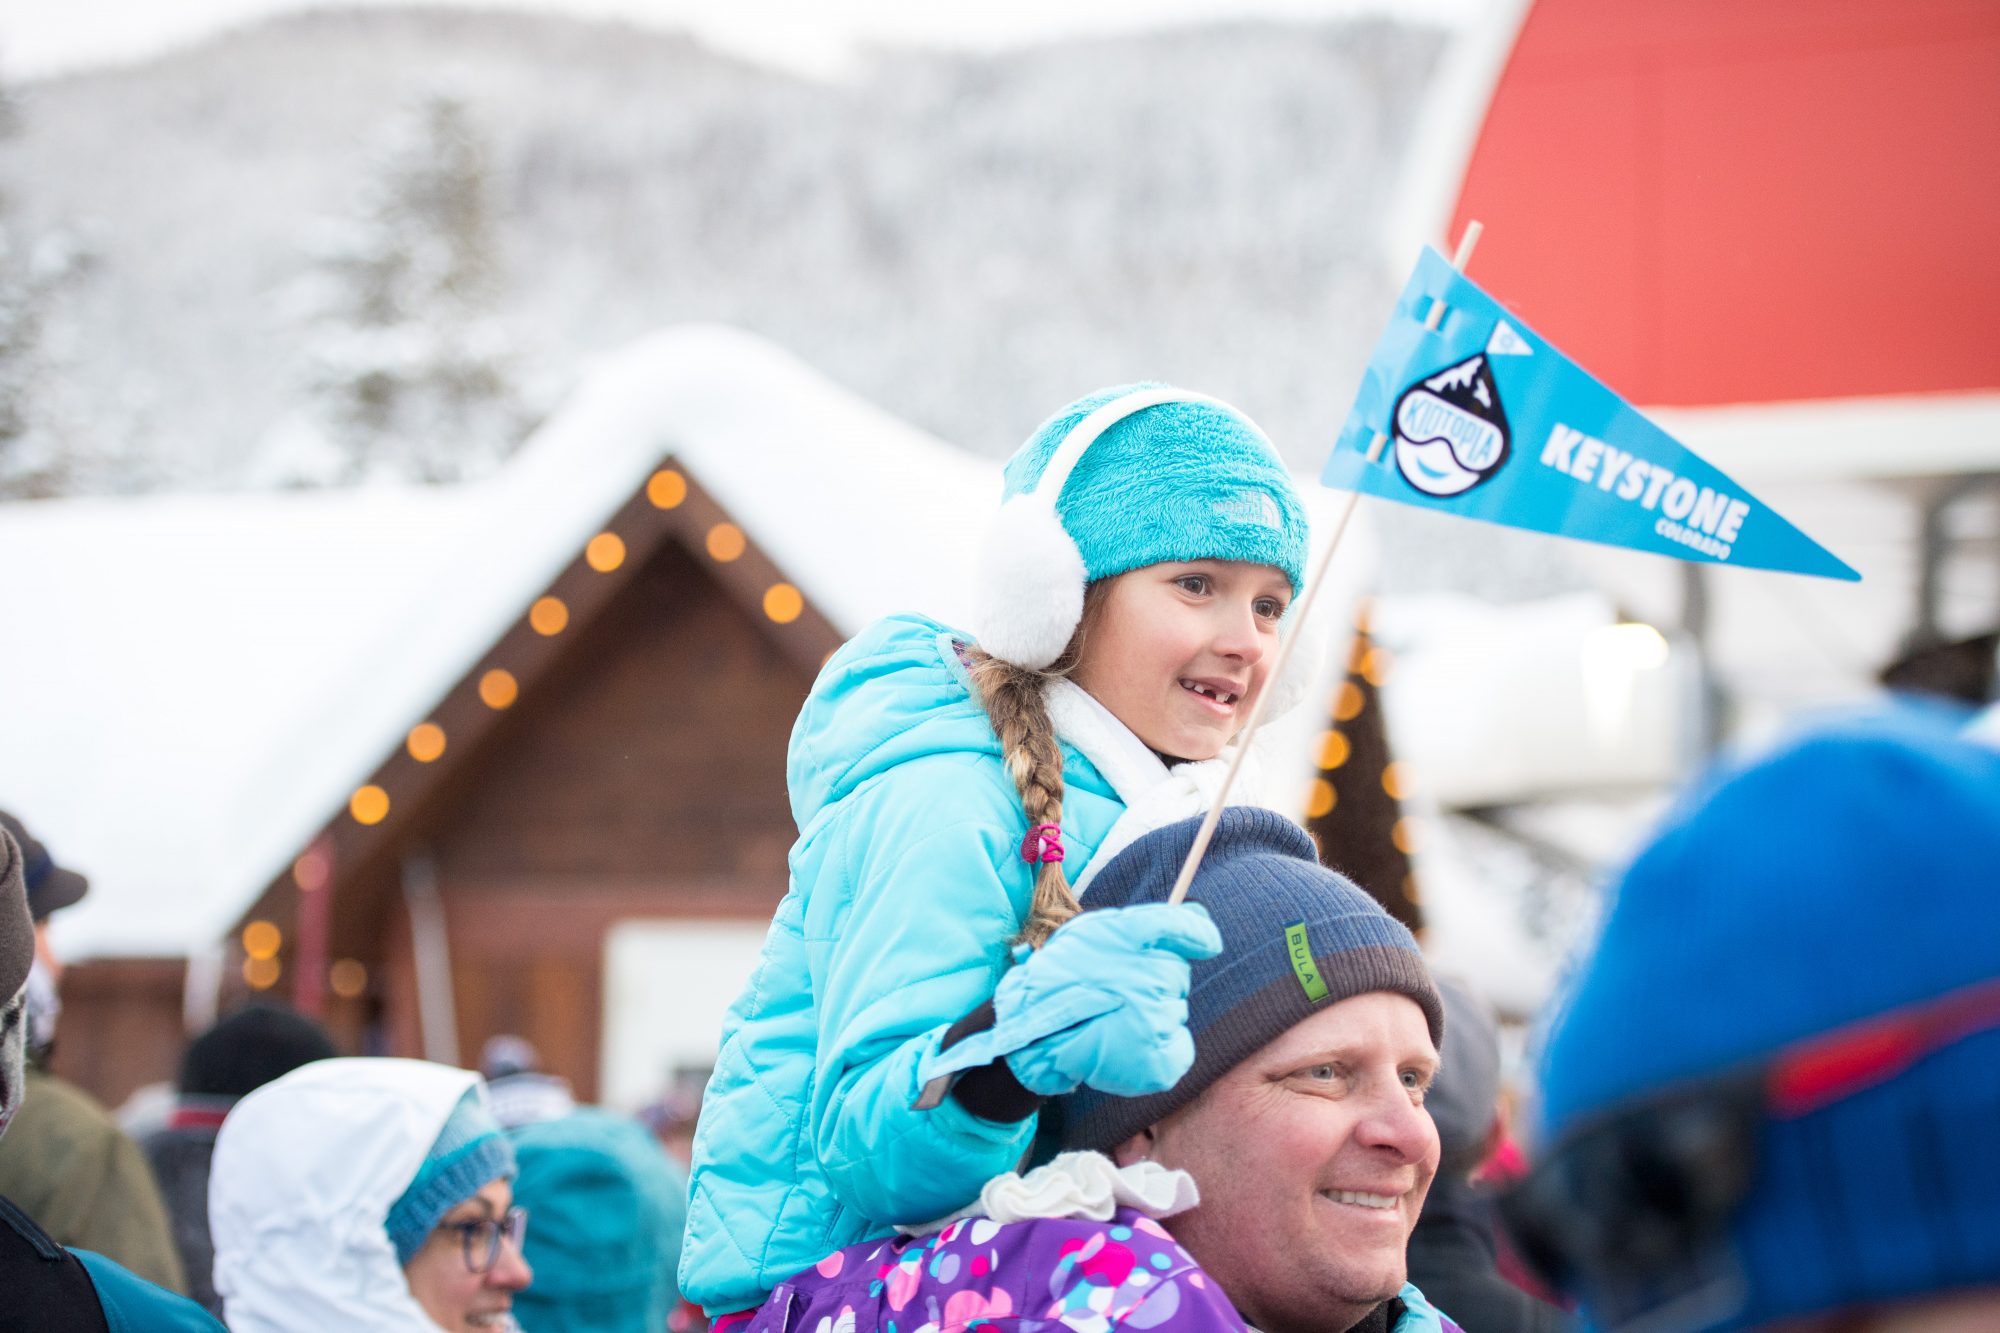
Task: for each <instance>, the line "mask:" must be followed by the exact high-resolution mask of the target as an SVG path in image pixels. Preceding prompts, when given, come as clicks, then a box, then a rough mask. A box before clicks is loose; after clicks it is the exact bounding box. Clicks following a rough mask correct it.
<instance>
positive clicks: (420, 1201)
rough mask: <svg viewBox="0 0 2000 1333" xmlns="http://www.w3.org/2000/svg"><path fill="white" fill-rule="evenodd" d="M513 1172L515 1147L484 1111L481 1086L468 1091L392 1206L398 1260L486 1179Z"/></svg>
mask: <svg viewBox="0 0 2000 1333" xmlns="http://www.w3.org/2000/svg"><path fill="white" fill-rule="evenodd" d="M513 1175H514V1145H513V1144H512V1143H509V1142H508V1141H507V1136H506V1135H505V1134H503V1133H501V1131H500V1122H499V1121H497V1120H495V1119H494V1118H493V1113H492V1112H491V1111H489V1110H487V1109H486V1099H485V1098H484V1097H483V1096H482V1095H481V1092H480V1089H479V1088H478V1087H473V1088H469V1089H467V1090H466V1093H465V1095H464V1096H463V1097H461V1098H459V1099H458V1105H457V1106H455V1107H453V1108H452V1112H451V1114H450V1115H449V1116H448V1117H446V1119H445V1122H444V1128H443V1129H441V1130H439V1131H438V1136H437V1139H436V1141H434V1142H433V1143H432V1144H431V1150H430V1151H429V1152H428V1153H426V1154H425V1155H424V1161H423V1165H422V1166H419V1167H418V1168H417V1174H416V1175H414V1176H412V1177H411V1178H410V1183H409V1186H408V1187H407V1188H406V1189H404V1191H403V1193H402V1195H401V1196H400V1197H399V1198H398V1199H397V1200H396V1202H394V1203H392V1204H390V1205H389V1216H388V1217H387V1218H386V1219H384V1221H383V1224H382V1225H383V1229H384V1230H386V1231H387V1232H388V1233H389V1243H390V1244H392V1245H394V1246H395V1247H396V1262H397V1263H399V1264H407V1263H408V1262H410V1258H411V1256H413V1255H415V1254H416V1252H417V1251H418V1250H419V1249H421V1248H422V1247H423V1243H424V1239H425V1238H426V1237H427V1236H429V1235H430V1234H431V1229H432V1228H434V1227H435V1226H437V1224H438V1219H439V1218H441V1217H443V1216H444V1215H445V1214H446V1213H447V1212H450V1211H451V1209H452V1208H454V1207H455V1206H457V1205H458V1204H461V1203H464V1202H465V1201H466V1200H467V1199H469V1198H471V1197H472V1196H473V1195H475V1194H477V1193H479V1191H480V1188H481V1187H482V1186H484V1185H485V1184H486V1182H487V1181H489V1180H499V1179H501V1178H503V1177H505V1178H508V1179H511V1178H512V1177H513Z"/></svg>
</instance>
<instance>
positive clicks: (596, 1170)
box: [512, 1106, 687, 1333]
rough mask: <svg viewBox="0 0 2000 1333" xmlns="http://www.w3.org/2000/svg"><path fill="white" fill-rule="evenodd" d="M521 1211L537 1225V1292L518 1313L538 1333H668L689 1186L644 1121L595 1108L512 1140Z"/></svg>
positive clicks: (533, 1259) (530, 1256)
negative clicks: (517, 1162)
mask: <svg viewBox="0 0 2000 1333" xmlns="http://www.w3.org/2000/svg"><path fill="white" fill-rule="evenodd" d="M512 1135H513V1139H514V1151H515V1154H516V1156H517V1157H518V1158H519V1160H520V1164H521V1174H520V1175H519V1176H517V1177H516V1178H515V1180H514V1202H515V1203H517V1204H519V1205H520V1206H521V1207H523V1208H526V1209H527V1210H528V1213H529V1215H530V1216H532V1217H533V1218H534V1219H535V1225H534V1226H532V1227H530V1228H529V1229H528V1243H527V1250H526V1255H525V1257H526V1258H527V1260H528V1266H529V1267H530V1268H532V1269H533V1270H534V1273H535V1281H534V1285H533V1286H531V1287H529V1288H528V1289H527V1290H525V1291H522V1292H518V1293H516V1294H515V1297H514V1311H515V1314H516V1315H518V1316H519V1318H520V1320H521V1323H522V1324H523V1326H525V1327H527V1328H531V1329H533V1330H534V1331H535V1333H660V1330H662V1329H664V1328H666V1326H667V1316H668V1315H669V1314H670V1313H671V1312H672V1310H673V1308H674V1305H675V1303H676V1302H677V1301H678V1300H679V1297H680V1292H679V1290H678V1288H677V1287H676V1285H675V1280H674V1270H675V1269H676V1268H678V1267H679V1266H680V1252H681V1232H682V1230H683V1228H685V1227H686V1225H687V1177H686V1176H684V1175H683V1174H682V1173H681V1170H680V1168H679V1167H677V1166H676V1165H674V1164H673V1162H671V1161H670V1160H669V1159H668V1157H667V1155H666V1153H664V1152H662V1151H661V1149H660V1145H659V1144H658V1143H657V1142H656V1141H655V1140H654V1139H653V1136H652V1135H651V1134H649V1133H647V1132H646V1130H645V1129H644V1127H642V1126H641V1125H640V1124H639V1123H638V1122H637V1121H635V1120H629V1119H626V1118H625V1117H623V1116H617V1115H612V1114H610V1113H609V1112H606V1111H601V1110H598V1109H596V1108H594V1107H587V1106H586V1107H579V1108H578V1109H577V1110H576V1111H574V1112H572V1113H571V1114H569V1115H566V1116H562V1117H560V1118H558V1119H555V1120H545V1121H542V1122H541V1123H539V1124H534V1125H527V1126H523V1127H522V1128H520V1129H516V1130H514V1131H512Z"/></svg>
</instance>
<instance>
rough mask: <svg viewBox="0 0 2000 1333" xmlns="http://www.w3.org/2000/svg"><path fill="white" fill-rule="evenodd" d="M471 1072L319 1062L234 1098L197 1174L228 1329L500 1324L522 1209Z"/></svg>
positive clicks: (504, 1142)
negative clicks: (205, 1180)
mask: <svg viewBox="0 0 2000 1333" xmlns="http://www.w3.org/2000/svg"><path fill="white" fill-rule="evenodd" d="M514 1176H515V1160H514V1148H513V1144H512V1143H511V1142H510V1141H509V1140H508V1138H507V1135H506V1133H505V1131H503V1130H502V1129H501V1128H500V1125H499V1123H498V1122H497V1121H496V1120H494V1118H493V1113H492V1112H491V1111H490V1110H489V1109H488V1108H487V1105H486V1095H485V1088H484V1086H483V1085H482V1084H481V1083H480V1081H479V1076H478V1075H477V1074H473V1073H469V1072H467V1071H465V1070H462V1069H452V1068H450V1067H448V1066H446V1065H438V1064H431V1063H429V1062H428V1061H424V1060H393V1059H372V1058H369V1059H338V1060H319V1061H315V1062H314V1063H312V1064H309V1065H305V1066H303V1067H302V1068H299V1069H295V1070H293V1071H292V1072H291V1073H289V1074H287V1075H285V1076H284V1077H283V1078H280V1079H278V1080H276V1081H275V1082H271V1083H267V1084H265V1085H264V1086H263V1087H261V1088H259V1089H258V1090H257V1091H255V1092H253V1093H251V1094H250V1095H249V1096H247V1097H245V1098H244V1099H243V1100H242V1101H241V1102H239V1103H238V1104H237V1106H236V1108H235V1109H234V1110H233V1111H231V1112H230V1113H229V1117H228V1118H227V1119H226V1120H224V1121H223V1123H222V1133H221V1134H220V1135H219V1136H218V1137H217V1139H216V1142H215V1160H214V1165H213V1167H212V1168H211V1171H210V1175H209V1194H208V1199H209V1208H208V1215H209V1227H210V1230H211V1233H212V1234H213V1236H214V1239H215V1289H216V1291H217V1293H218V1294H220V1295H221V1297H222V1302H223V1309H224V1312H225V1318H226V1320H227V1322H228V1324H229V1327H230V1328H231V1329H232V1330H233V1331H234V1333H331V1330H335V1329H338V1330H341V1331H342V1333H436V1331H437V1330H439V1329H444V1330H446V1331H447V1333H472V1331H473V1330H489V1331H490V1330H495V1329H498V1330H503V1331H504V1330H512V1329H515V1328H517V1327H518V1325H517V1324H516V1323H515V1322H514V1318H513V1313H512V1311H513V1304H514V1293H516V1292H518V1291H520V1290H521V1289H522V1288H524V1287H526V1286H527V1285H528V1283H529V1282H530V1281H531V1280H532V1278H533V1274H532V1273H531V1272H530V1271H529V1268H528V1264H527V1262H526V1260H524V1259H523V1258H522V1256H521V1246H522V1242H523V1238H524V1235H525V1232H526V1227H527V1215H526V1214H525V1213H524V1212H522V1210H521V1209H520V1208H518V1207H517V1206H516V1205H515V1203H514V1192H513V1184H512V1182H513V1180H514Z"/></svg>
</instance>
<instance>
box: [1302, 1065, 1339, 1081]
mask: <svg viewBox="0 0 2000 1333" xmlns="http://www.w3.org/2000/svg"><path fill="white" fill-rule="evenodd" d="M1306 1077H1307V1078H1316V1079H1323V1080H1332V1079H1335V1078H1338V1077H1340V1066H1339V1065H1314V1066H1313V1067H1312V1068H1311V1069H1308V1070H1306Z"/></svg>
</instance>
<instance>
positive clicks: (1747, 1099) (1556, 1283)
mask: <svg viewBox="0 0 2000 1333" xmlns="http://www.w3.org/2000/svg"><path fill="white" fill-rule="evenodd" d="M1995 1026H2000V980H1994V981H1985V982H1980V983H1978V984H1976V985H1972V986H1967V987H1965V988H1963V989H1961V990H1957V991H1953V992H1951V993H1950V994H1948V995H1945V996H1941V997H1939V998H1938V999H1935V1000H1931V1001H1927V1002H1925V1003H1923V1004H1919V1005H1912V1006H1910V1007H1908V1008H1904V1009H1897V1010H1892V1011H1891V1012H1889V1013H1887V1014H1880V1015H1877V1016H1875V1017H1872V1018H1868V1019H1864V1020H1862V1021H1861V1022H1858V1023H1854V1024H1852V1025H1850V1026H1848V1027H1844V1028H1838V1029H1835V1030H1834V1031H1832V1032H1827V1033H1821V1034H1819V1035H1817V1036H1814V1037H1811V1038H1809V1039H1807V1040H1805V1041H1802V1042H1798V1043H1796V1044H1794V1045H1791V1046H1787V1047H1784V1048H1782V1049H1780V1050H1778V1051H1777V1052H1775V1053H1773V1054H1772V1055H1769V1056H1766V1057H1763V1058H1761V1059H1759V1060H1758V1061H1756V1062H1754V1063H1752V1064H1750V1065H1747V1066H1743V1067H1740V1068H1737V1069H1734V1070H1731V1071H1728V1072H1725V1073H1723V1074H1719V1075H1716V1076H1714V1077H1710V1078H1705V1079H1701V1080H1699V1081H1696V1082H1691V1083H1686V1084H1682V1085H1680V1086H1677V1087H1675V1088H1672V1089H1669V1090H1667V1091H1665V1092H1662V1093H1659V1094H1656V1095H1654V1096H1650V1097H1647V1098H1645V1099H1643V1100H1640V1101H1637V1102H1632V1103H1629V1104H1627V1105H1625V1106H1622V1107H1619V1108H1616V1109H1615V1110H1612V1111H1610V1112H1607V1113H1605V1114H1603V1115H1600V1116H1596V1117H1593V1118H1592V1119H1590V1120H1588V1121H1585V1122H1583V1123H1582V1124H1579V1125H1577V1126H1575V1127H1573V1128H1572V1129H1571V1130H1569V1131H1568V1132H1566V1133H1565V1134H1563V1136H1562V1137H1561V1138H1560V1139H1558V1140H1557V1141H1556V1142H1555V1143H1554V1144H1553V1145H1551V1147H1550V1148H1549V1150H1548V1151H1547V1152H1546V1154H1545V1155H1544V1156H1543V1157H1542V1158H1541V1160H1540V1161H1539V1162H1537V1163H1536V1165H1535V1166H1534V1167H1533V1169H1531V1170H1530V1171H1529V1172H1528V1174H1527V1175H1525V1176H1523V1177H1522V1178H1521V1179H1520V1180H1518V1181H1516V1182H1514V1184H1512V1185H1510V1186H1509V1187H1508V1188H1507V1189H1506V1190H1504V1191H1503V1192H1502V1193H1501V1195H1500V1197H1499V1199H1498V1200H1497V1203H1498V1206H1499V1211H1500V1216H1501V1220H1502V1221H1503V1222H1504V1223H1505V1225H1506V1228H1507V1231H1508V1233H1509V1234H1510V1235H1511V1236H1512V1237H1513V1239H1514V1243H1515V1247H1516V1249H1517V1251H1518V1252H1519V1254H1520V1256H1521V1258H1522V1260H1523V1261H1524V1262H1525V1263H1526V1264H1527V1265H1528V1266H1529V1267H1530V1268H1531V1269H1533V1270H1534V1271H1535V1274H1536V1276H1538V1277H1539V1278H1541V1279H1542V1281H1543V1282H1545V1283H1546V1284H1548V1285H1549V1286H1551V1287H1553V1288H1555V1289H1556V1290H1559V1291H1562V1292H1564V1293H1566V1294H1569V1295H1574V1296H1582V1297H1583V1298H1584V1300H1585V1303H1586V1304H1587V1305H1589V1307H1590V1311H1591V1315H1592V1317H1593V1319H1594V1320H1595V1321H1596V1322H1597V1323H1598V1324H1599V1325H1600V1326H1602V1327H1605V1328H1607V1329H1630V1330H1638V1329H1645V1328H1679V1327H1686V1326H1689V1325H1695V1324H1699V1323H1703V1322H1707V1321H1710V1320H1714V1319H1719V1318H1722V1317H1724V1316H1726V1315H1728V1314H1730V1313H1733V1312H1734V1311H1735V1310H1736V1309H1738V1308H1740V1307H1741V1304H1742V1301H1743V1298H1744V1295H1745V1282H1744V1278H1743V1275H1742V1271H1741V1266H1740V1264H1739V1263H1738V1261H1737V1259H1736V1257H1735V1255H1734V1254H1733V1252H1732V1250H1731V1248H1730V1245H1729V1223H1730V1220H1731V1219H1732V1218H1733V1217H1734V1216H1735V1214H1736V1211H1737V1209H1738V1208H1739V1207H1741V1205H1742V1203H1743V1201H1744V1200H1745V1199H1746V1198H1747V1197H1748V1196H1749V1194H1750V1189H1751V1186H1752V1185H1753V1184H1754V1183H1755V1181H1756V1177H1757V1165H1758V1164H1757V1141H1758V1137H1759V1134H1760V1132H1761V1130H1762V1128H1763V1126H1764V1125H1765V1124H1766V1122H1768V1121H1770V1120H1793V1119H1797V1118H1798V1117H1800V1116H1803V1115H1806V1114H1808V1113H1809V1112H1812V1111H1816V1110H1819V1109H1820V1108H1822V1107H1825V1106H1830V1105H1832V1104H1833V1103H1835V1102H1838V1101H1841V1100H1843V1099H1844V1098H1847V1097H1851V1096H1853V1095H1855V1094H1856V1093H1859V1092H1862V1091H1864V1090H1865V1089H1867V1088H1870V1087H1873V1086H1875V1085H1877V1084H1879V1083H1882V1082H1885V1081H1887V1080H1888V1079H1890V1078H1893V1077H1894V1076H1895V1075H1897V1074H1899V1073H1901V1072H1903V1071H1904V1070H1906V1069H1908V1068H1910V1067H1911V1066H1912V1065H1914V1064H1916V1063H1917V1062H1918V1061H1919V1060H1921V1059H1923V1058H1924V1057H1926V1056H1928V1055H1931V1054H1933V1053H1935V1052H1937V1051H1940V1050H1943V1049H1944V1048H1945V1047H1947V1046H1950V1045H1952V1044H1953V1043H1955V1042H1958V1041H1961V1040H1963V1039H1965V1038H1966V1037H1969V1036H1972V1035H1974V1034H1975V1033H1979V1032H1984V1031H1986V1030H1988V1029H1991V1028H1993V1027H1995Z"/></svg>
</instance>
